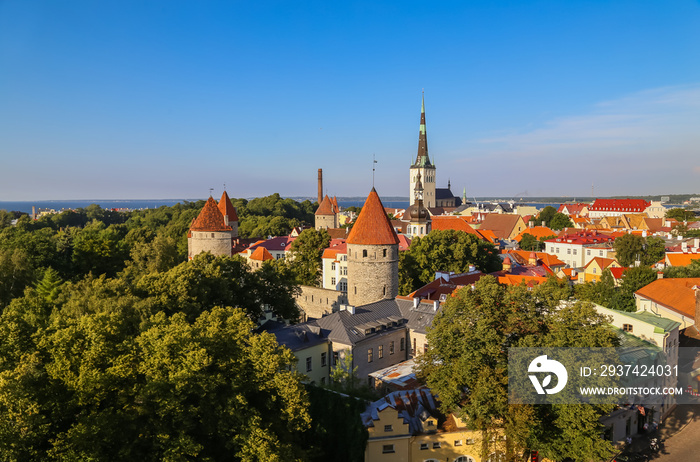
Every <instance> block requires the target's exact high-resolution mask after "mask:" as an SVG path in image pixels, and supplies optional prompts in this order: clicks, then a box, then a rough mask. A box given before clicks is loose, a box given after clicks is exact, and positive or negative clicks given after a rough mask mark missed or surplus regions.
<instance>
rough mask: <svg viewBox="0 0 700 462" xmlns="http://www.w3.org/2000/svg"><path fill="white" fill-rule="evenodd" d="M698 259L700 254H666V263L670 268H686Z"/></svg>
mask: <svg viewBox="0 0 700 462" xmlns="http://www.w3.org/2000/svg"><path fill="white" fill-rule="evenodd" d="M698 259H700V253H667V254H666V261H667V262H668V264H669V265H671V266H688V265H690V262H692V261H693V260H698Z"/></svg>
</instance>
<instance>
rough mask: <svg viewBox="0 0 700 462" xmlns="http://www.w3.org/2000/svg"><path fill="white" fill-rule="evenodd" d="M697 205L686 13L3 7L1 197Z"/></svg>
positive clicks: (178, 5) (697, 34) (526, 8)
mask: <svg viewBox="0 0 700 462" xmlns="http://www.w3.org/2000/svg"><path fill="white" fill-rule="evenodd" d="M422 89H425V98H426V113H427V114H426V118H427V129H428V146H429V152H430V155H431V158H432V159H433V160H434V161H435V163H436V164H437V167H438V170H437V180H438V186H443V187H444V186H446V184H447V180H448V178H449V179H450V180H451V183H452V189H453V191H454V192H458V193H460V194H461V191H462V189H463V188H466V190H467V194H468V195H469V196H514V197H527V196H542V195H548V196H550V195H551V196H572V197H575V196H582V195H590V193H591V186H592V185H594V188H595V194H596V195H600V196H607V195H625V194H629V195H638V194H673V193H698V192H700V152H699V151H700V2H699V1H698V0H677V1H676V0H664V1H662V2H661V1H655V0H648V1H645V0H632V1H624V0H621V1H602V0H601V1H592V0H591V1H578V0H569V1H561V0H553V1H497V2H496V1H453V2H452V1H450V2H425V1H423V2H413V1H396V2H382V1H368V2H350V1H346V2H334V1H328V0H326V1H317V2H306V1H300V2H291V1H246V2H243V1H188V2H186V1H175V0H168V1H148V2H144V1H128V0H119V1H110V0H103V1H99V2H96V1H93V0H86V1H80V0H70V1H67V2H59V1H42V0H36V1H26V0H0V200H38V199H98V198H100V199H109V198H119V199H130V198H178V197H181V198H202V197H206V195H207V194H208V190H209V188H215V195H217V194H220V192H221V189H222V185H223V184H224V183H225V184H226V185H227V189H228V191H229V195H231V196H232V197H255V196H262V195H267V194H271V193H274V192H279V193H280V194H282V195H283V196H315V194H316V172H317V169H318V168H323V170H324V179H325V189H326V191H327V192H328V193H329V194H331V195H337V196H364V195H366V194H367V193H368V192H369V189H370V188H371V187H372V155H373V154H374V155H375V156H376V158H377V160H378V163H377V164H376V166H377V170H376V180H375V184H376V187H377V190H378V192H379V193H380V195H382V196H390V195H401V196H407V195H408V166H409V164H410V162H411V160H412V159H413V158H415V155H416V150H417V144H418V123H419V117H420V113H419V111H420V98H421V90H422Z"/></svg>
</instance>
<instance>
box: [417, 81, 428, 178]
mask: <svg viewBox="0 0 700 462" xmlns="http://www.w3.org/2000/svg"><path fill="white" fill-rule="evenodd" d="M430 165H432V164H431V163H430V157H428V136H427V134H426V132H425V93H423V95H422V100H421V106H420V132H419V134H418V156H416V164H415V166H416V167H426V166H430Z"/></svg>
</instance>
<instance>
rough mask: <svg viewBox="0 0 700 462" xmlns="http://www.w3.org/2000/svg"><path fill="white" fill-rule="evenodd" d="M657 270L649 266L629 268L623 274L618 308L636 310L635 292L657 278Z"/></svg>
mask: <svg viewBox="0 0 700 462" xmlns="http://www.w3.org/2000/svg"><path fill="white" fill-rule="evenodd" d="M656 277H657V276H656V271H655V270H653V269H651V268H649V267H648V266H639V267H634V268H629V269H628V270H626V271H625V273H624V274H623V276H622V284H620V294H621V297H622V300H621V301H620V304H619V307H617V308H618V309H621V310H624V311H636V308H635V301H634V293H635V292H636V291H638V290H639V289H641V288H642V287H644V286H646V285H647V284H651V283H652V282H654V281H655V280H656Z"/></svg>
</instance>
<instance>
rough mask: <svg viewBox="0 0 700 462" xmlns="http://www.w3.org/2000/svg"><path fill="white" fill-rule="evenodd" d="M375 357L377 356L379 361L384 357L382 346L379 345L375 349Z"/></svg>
mask: <svg viewBox="0 0 700 462" xmlns="http://www.w3.org/2000/svg"><path fill="white" fill-rule="evenodd" d="M377 356H379V359H382V358H383V357H384V345H379V347H378V349H377Z"/></svg>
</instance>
